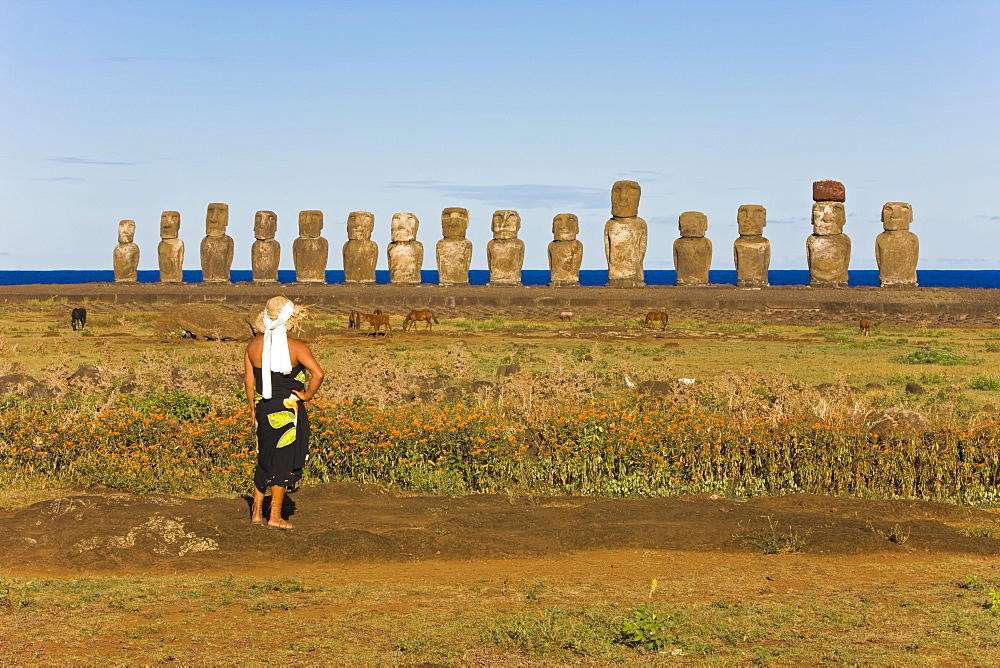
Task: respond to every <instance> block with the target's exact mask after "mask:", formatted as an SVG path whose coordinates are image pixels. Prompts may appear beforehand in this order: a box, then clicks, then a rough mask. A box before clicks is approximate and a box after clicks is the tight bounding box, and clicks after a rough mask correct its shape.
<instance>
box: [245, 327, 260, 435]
mask: <svg viewBox="0 0 1000 668" xmlns="http://www.w3.org/2000/svg"><path fill="white" fill-rule="evenodd" d="M243 389H244V390H246V393H247V403H248V404H250V417H251V418H252V419H253V421H254V424H256V423H257V411H256V408H257V402H255V401H254V396H255V395H256V393H257V388H256V384H255V381H254V377H253V364H251V362H250V346H247V351H246V352H245V353H244V354H243Z"/></svg>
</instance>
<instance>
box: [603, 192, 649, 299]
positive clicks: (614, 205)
mask: <svg viewBox="0 0 1000 668" xmlns="http://www.w3.org/2000/svg"><path fill="white" fill-rule="evenodd" d="M641 194H642V189H641V188H639V184H638V183H636V182H635V181H616V182H615V185H614V186H613V187H612V188H611V220H609V221H608V222H607V223H605V225H604V254H605V256H606V257H607V258H608V285H609V286H612V287H636V286H642V285H645V284H646V283H645V276H644V274H643V270H642V261H643V260H644V259H645V257H646V237H647V230H646V221H645V220H643V219H642V218H640V217H639V196H640V195H641Z"/></svg>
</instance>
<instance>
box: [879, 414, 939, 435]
mask: <svg viewBox="0 0 1000 668" xmlns="http://www.w3.org/2000/svg"><path fill="white" fill-rule="evenodd" d="M865 425H866V427H867V429H868V432H869V433H872V434H876V435H878V436H885V435H887V434H890V433H892V432H896V433H900V432H902V433H907V432H910V433H913V432H916V433H920V432H924V431H927V430H928V429H930V428H931V423H930V420H928V419H927V417H926V416H924V415H923V414H922V413H918V412H917V411H912V410H909V409H906V408H885V409H881V410H877V411H872V412H870V413H869V414H868V415H866V416H865Z"/></svg>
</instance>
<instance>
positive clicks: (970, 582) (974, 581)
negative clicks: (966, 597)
mask: <svg viewBox="0 0 1000 668" xmlns="http://www.w3.org/2000/svg"><path fill="white" fill-rule="evenodd" d="M958 588H959V589H968V590H970V591H973V590H976V589H982V588H983V583H982V582H980V581H979V578H977V577H976V576H975V575H966V576H965V582H962V583H961V584H959V585H958Z"/></svg>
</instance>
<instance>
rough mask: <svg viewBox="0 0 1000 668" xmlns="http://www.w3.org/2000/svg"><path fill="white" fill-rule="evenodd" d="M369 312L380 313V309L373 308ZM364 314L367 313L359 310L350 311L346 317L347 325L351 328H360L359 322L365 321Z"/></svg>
mask: <svg viewBox="0 0 1000 668" xmlns="http://www.w3.org/2000/svg"><path fill="white" fill-rule="evenodd" d="M371 314H372V315H382V311H380V310H379V309H375V310H374V311H372V313H371ZM365 315H367V314H365V313H362V312H361V311H351V315H350V316H348V318H347V325H348V326H349V327H350V328H351V329H361V323H362V322H366V321H365V320H364V317H365Z"/></svg>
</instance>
